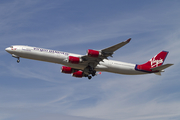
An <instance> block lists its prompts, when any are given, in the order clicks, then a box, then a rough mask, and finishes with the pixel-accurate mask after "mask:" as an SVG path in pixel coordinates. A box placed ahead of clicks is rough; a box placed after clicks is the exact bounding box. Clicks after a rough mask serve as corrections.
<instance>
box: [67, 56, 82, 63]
mask: <svg viewBox="0 0 180 120" xmlns="http://www.w3.org/2000/svg"><path fill="white" fill-rule="evenodd" d="M68 62H70V63H73V64H79V62H81V59H80V58H79V57H73V56H69V58H68Z"/></svg>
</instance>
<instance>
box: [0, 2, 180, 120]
mask: <svg viewBox="0 0 180 120" xmlns="http://www.w3.org/2000/svg"><path fill="white" fill-rule="evenodd" d="M179 6H180V2H179V1H178V0H171V1H169V0H158V1H157V0H151V1H144V0H136V1H134V0H89V1H88V0H53V1H48V0H36V1H32V0H1V1H0V42H1V44H0V56H1V59H0V68H1V73H0V119H1V120H12V119H13V120H20V119H23V120H32V119H33V120H59V119H62V120H72V119H74V120H119V119H124V120H154V119H158V120H172V119H173V120H179V119H180V87H179V85H180V81H179V77H180V75H179V66H180V62H179V61H180V40H179V39H180V35H179V33H180V22H179V21H180V8H179ZM128 38H132V40H131V42H130V43H129V44H127V45H126V46H124V47H123V48H121V49H119V50H118V51H116V53H115V54H114V57H113V58H110V59H113V60H119V61H124V62H130V63H137V64H140V63H144V62H146V61H147V60H149V59H150V58H152V57H153V56H154V55H156V54H157V53H159V52H160V51H161V50H166V51H169V54H168V57H167V58H166V61H165V63H173V64H175V65H173V66H172V67H170V68H168V69H166V71H165V72H164V73H162V76H157V75H154V74H150V75H140V76H126V75H120V74H113V73H105V72H103V73H102V75H99V76H96V77H94V78H93V79H92V80H91V81H89V80H88V79H87V78H82V79H78V78H74V77H71V75H67V74H63V73H60V68H61V65H58V64H53V63H46V62H40V61H34V60H28V59H21V62H20V63H19V64H17V63H16V59H14V58H12V57H11V55H10V54H8V53H7V52H6V51H5V50H4V49H5V48H6V47H9V46H11V45H29V46H38V47H44V48H48V49H54V50H60V51H67V52H72V53H77V54H86V50H87V49H89V48H90V49H97V50H99V49H103V48H106V47H109V46H111V45H114V44H117V43H119V42H122V41H124V40H126V39H128Z"/></svg>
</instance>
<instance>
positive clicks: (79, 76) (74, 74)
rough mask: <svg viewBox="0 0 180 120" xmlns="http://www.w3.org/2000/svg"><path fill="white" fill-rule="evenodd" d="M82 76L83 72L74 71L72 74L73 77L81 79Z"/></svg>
mask: <svg viewBox="0 0 180 120" xmlns="http://www.w3.org/2000/svg"><path fill="white" fill-rule="evenodd" d="M83 75H84V73H83V71H76V72H74V73H73V74H72V76H73V77H78V78H82V77H83Z"/></svg>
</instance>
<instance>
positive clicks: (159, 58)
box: [136, 51, 168, 72]
mask: <svg viewBox="0 0 180 120" xmlns="http://www.w3.org/2000/svg"><path fill="white" fill-rule="evenodd" d="M167 54H168V52H167V51H161V52H160V53H159V54H157V55H156V56H154V57H153V58H151V59H150V60H149V61H148V62H146V63H144V64H141V65H137V66H136V69H137V70H143V71H149V72H150V71H151V68H154V67H158V66H161V65H162V64H163V62H164V60H165V58H166V56H167Z"/></svg>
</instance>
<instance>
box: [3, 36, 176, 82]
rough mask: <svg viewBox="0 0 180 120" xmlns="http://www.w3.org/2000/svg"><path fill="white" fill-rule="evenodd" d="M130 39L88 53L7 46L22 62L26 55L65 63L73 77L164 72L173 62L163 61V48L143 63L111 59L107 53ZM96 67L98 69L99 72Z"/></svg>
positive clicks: (164, 55) (165, 52)
mask: <svg viewBox="0 0 180 120" xmlns="http://www.w3.org/2000/svg"><path fill="white" fill-rule="evenodd" d="M130 41H131V38H129V39H128V40H126V41H123V42H121V43H118V44H116V45H113V46H111V47H108V48H105V49H101V50H92V49H88V50H87V54H86V55H79V54H73V53H68V52H62V51H56V50H49V49H44V48H39V47H30V46H24V45H13V46H11V47H8V48H6V49H5V50H6V51H7V52H8V53H10V54H11V55H12V57H15V58H17V62H18V63H19V62H20V58H27V59H33V60H39V61H45V62H51V63H57V64H62V65H63V66H62V68H61V72H62V73H66V74H72V76H73V77H77V78H82V77H88V79H91V78H92V77H94V76H95V75H98V74H101V72H111V73H117V74H125V75H140V74H149V73H155V74H157V75H161V72H164V69H166V68H168V67H170V66H171V65H173V64H165V65H163V63H164V60H165V58H166V56H167V54H168V52H167V51H161V52H160V53H158V54H157V55H156V56H154V57H153V58H151V59H150V60H149V61H148V62H146V63H144V64H132V63H126V62H121V61H115V60H109V59H108V57H112V55H113V53H114V52H115V51H116V50H118V49H119V48H121V47H123V46H124V45H126V44H127V43H129V42H130ZM97 71H98V72H99V73H97ZM100 71H101V72H100Z"/></svg>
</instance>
